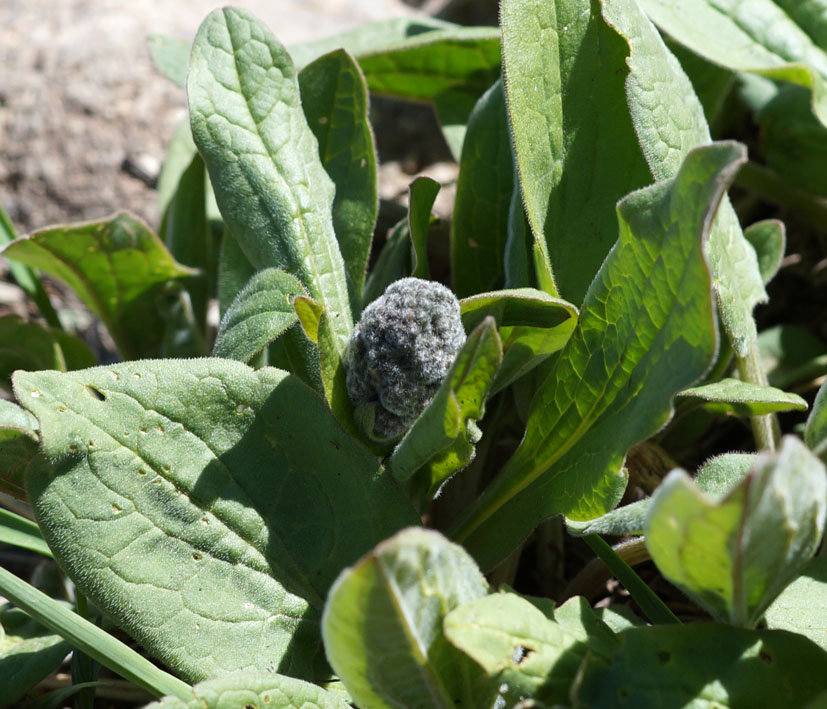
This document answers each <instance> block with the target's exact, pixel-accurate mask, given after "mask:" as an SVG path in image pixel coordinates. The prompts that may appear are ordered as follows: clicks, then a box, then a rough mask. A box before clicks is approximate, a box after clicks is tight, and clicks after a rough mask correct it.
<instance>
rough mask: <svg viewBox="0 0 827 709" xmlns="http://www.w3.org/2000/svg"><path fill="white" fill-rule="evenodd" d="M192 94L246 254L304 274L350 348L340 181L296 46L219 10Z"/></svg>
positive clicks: (198, 139)
mask: <svg viewBox="0 0 827 709" xmlns="http://www.w3.org/2000/svg"><path fill="white" fill-rule="evenodd" d="M187 97H188V100H189V108H190V118H191V122H192V134H193V138H194V139H195V143H196V145H197V146H198V149H199V151H200V152H201V155H202V157H203V158H204V162H205V163H206V165H207V169H208V170H209V174H210V179H211V181H212V185H213V188H214V190H215V197H216V200H217V202H218V206H219V207H220V208H221V213H222V215H223V216H224V219H225V221H226V222H227V224H228V225H229V227H230V229H232V231H233V233H234V234H235V236H236V237H237V239H238V242H239V245H240V246H241V249H242V251H243V252H244V254H245V255H246V257H247V259H248V260H249V261H250V263H251V264H252V265H253V266H254V267H255V269H256V270H261V269H263V268H267V267H275V268H281V269H283V270H285V271H287V272H288V273H291V274H292V275H294V276H296V277H297V278H298V279H299V281H301V283H302V285H303V286H304V287H305V288H306V289H307V292H308V293H309V294H310V296H311V297H312V298H313V299H314V300H317V301H318V302H319V303H321V304H322V305H324V307H325V309H326V311H327V312H328V313H329V314H330V317H331V324H332V327H333V329H334V331H335V332H336V343H337V348H338V351H339V352H342V351H344V348H345V346H346V344H347V338H348V335H349V333H350V329H351V327H352V325H353V323H352V320H351V313H350V305H349V297H348V290H347V278H346V276H345V267H344V262H343V260H342V255H341V253H340V251H339V247H338V244H337V242H336V235H335V234H334V232H333V222H332V216H331V208H332V204H333V196H334V187H333V183H332V182H331V180H330V178H329V177H328V175H327V173H326V172H325V170H324V167H323V166H322V163H321V161H320V160H319V151H318V142H317V140H316V138H315V136H314V135H313V133H312V131H311V130H310V128H309V127H308V125H307V121H306V119H305V117H304V113H303V112H302V108H301V99H300V95H299V87H298V82H297V79H296V70H295V67H294V66H293V63H292V61H291V60H290V57H289V56H288V54H287V52H286V51H285V50H284V48H283V47H282V46H281V44H279V42H278V41H277V40H276V38H275V37H273V35H272V34H271V33H270V31H269V30H268V29H267V28H266V27H265V26H264V25H263V24H262V23H261V22H259V21H258V20H256V19H255V18H254V17H253V16H252V15H251V14H250V13H248V12H247V11H245V10H239V9H232V8H226V9H224V10H215V11H213V12H212V13H210V15H209V16H208V17H207V19H206V20H204V22H203V23H202V25H201V28H200V29H199V30H198V34H197V35H196V38H195V42H194V44H193V48H192V58H191V60H190V69H189V73H188V75H187Z"/></svg>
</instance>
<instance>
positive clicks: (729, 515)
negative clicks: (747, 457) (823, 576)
mask: <svg viewBox="0 0 827 709" xmlns="http://www.w3.org/2000/svg"><path fill="white" fill-rule="evenodd" d="M825 511H827V474H826V473H825V470H824V466H823V465H822V464H821V462H820V461H819V460H818V458H816V457H815V456H813V455H812V453H810V452H809V451H808V450H807V448H806V447H805V446H804V444H803V443H801V442H800V441H799V440H798V439H797V438H794V437H792V436H787V437H786V438H784V440H783V442H782V446H781V448H780V450H779V453H778V454H777V455H775V454H764V455H762V456H760V457H759V458H758V459H757V460H756V462H755V466H754V467H753V469H752V471H751V472H750V474H749V475H747V476H746V477H744V478H743V479H742V480H741V481H740V482H739V483H738V484H737V485H736V486H735V487H734V488H732V490H731V491H730V492H728V493H727V494H726V495H725V496H723V497H714V498H710V497H707V496H705V495H704V494H702V493H701V492H700V490H699V489H698V488H697V487H696V486H695V485H694V484H693V483H692V480H691V478H689V477H688V476H687V475H686V473H684V472H683V471H680V470H675V471H672V472H671V473H670V474H669V475H668V476H667V477H666V478H665V479H664V481H663V483H662V484H661V486H660V487H659V488H658V489H657V490H656V491H655V494H654V495H653V497H652V505H651V507H650V509H649V514H648V517H647V520H646V527H645V533H646V546H647V548H648V549H649V553H650V554H651V556H652V559H653V560H654V562H655V564H656V565H657V567H658V569H659V570H660V572H661V573H662V574H663V575H664V576H665V577H666V578H667V579H669V580H670V581H671V582H672V583H674V584H675V585H676V586H678V587H679V588H680V589H681V590H682V591H683V592H684V593H686V594H687V595H688V596H690V597H691V598H692V599H693V600H695V601H696V602H698V603H699V604H700V605H701V606H703V607H704V608H705V609H706V610H707V611H708V612H709V613H710V614H711V615H712V616H713V617H714V618H716V619H717V620H721V621H726V622H729V623H731V624H733V625H738V626H740V627H754V626H755V624H756V623H757V622H758V620H760V618H761V615H762V614H763V613H764V611H765V610H766V609H767V607H768V606H769V605H770V603H772V601H773V600H774V599H775V597H776V596H777V595H778V594H779V593H780V592H781V591H782V590H783V589H784V587H785V586H786V585H787V584H788V583H789V582H790V581H791V580H792V579H794V578H795V577H796V576H797V575H798V573H799V572H800V571H801V569H802V568H803V566H804V565H805V564H806V563H807V562H808V561H809V560H810V558H811V557H812V555H813V554H814V553H815V551H816V549H818V545H819V543H820V542H821V536H822V532H823V530H824V516H825Z"/></svg>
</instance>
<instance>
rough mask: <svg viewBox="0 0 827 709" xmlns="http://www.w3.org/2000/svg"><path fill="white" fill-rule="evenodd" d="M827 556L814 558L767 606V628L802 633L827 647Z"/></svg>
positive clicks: (826, 648) (824, 648)
mask: <svg viewBox="0 0 827 709" xmlns="http://www.w3.org/2000/svg"><path fill="white" fill-rule="evenodd" d="M825 598H827V556H823V555H822V556H819V557H816V558H815V559H813V560H812V561H811V562H810V563H809V564H807V566H805V567H804V570H803V571H802V572H801V576H799V577H798V578H797V579H796V580H795V581H793V582H792V583H791V584H790V585H789V586H787V588H785V589H784V590H783V591H782V592H781V595H780V596H779V597H778V598H776V599H775V601H774V602H773V604H772V605H771V606H770V607H769V608H768V609H767V612H766V614H765V616H764V617H765V619H766V621H767V625H768V626H769V627H770V628H780V629H782V630H790V631H792V632H794V633H799V634H801V635H805V636H807V637H808V638H810V640H812V641H813V642H814V643H816V644H817V645H818V646H819V647H821V649H822V650H827V605H826V604H825V603H824V599H825Z"/></svg>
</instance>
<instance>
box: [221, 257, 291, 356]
mask: <svg viewBox="0 0 827 709" xmlns="http://www.w3.org/2000/svg"><path fill="white" fill-rule="evenodd" d="M299 295H305V290H304V288H303V286H302V284H301V283H299V282H298V281H297V280H296V279H295V278H294V277H293V276H291V275H290V274H289V273H285V272H284V271H280V270H278V269H276V268H266V269H264V270H263V271H259V272H258V273H256V275H255V276H253V277H252V278H251V279H250V280H249V281H248V282H247V285H246V286H244V288H242V290H241V292H240V293H239V294H238V295H237V296H236V298H235V300H234V301H233V302H232V304H231V305H230V307H229V308H228V309H227V311H226V312H225V313H224V317H222V318H221V323H220V324H219V326H218V334H217V335H216V338H215V345H214V346H213V351H212V354H213V356H214V357H227V358H228V359H235V360H238V361H239V362H249V361H250V359H251V358H252V357H253V356H254V355H255V354H256V353H257V352H260V351H261V350H262V349H263V348H264V347H265V346H266V345H268V344H269V343H270V342H272V341H273V340H275V339H276V338H277V337H278V336H279V335H281V333H283V332H284V331H285V330H286V329H287V328H288V327H291V326H292V325H294V324H295V323H296V321H297V319H298V318H297V316H296V311H295V309H294V307H293V299H294V298H295V297H296V296H299Z"/></svg>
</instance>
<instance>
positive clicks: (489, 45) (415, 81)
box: [353, 25, 501, 159]
mask: <svg viewBox="0 0 827 709" xmlns="http://www.w3.org/2000/svg"><path fill="white" fill-rule="evenodd" d="M388 45H389V46H387V48H386V49H384V50H383V49H379V48H376V49H374V50H372V51H371V50H369V51H366V52H353V54H355V55H356V57H357V59H358V60H359V66H361V67H362V71H363V72H364V73H365V78H366V79H367V82H368V87H369V88H370V90H371V91H372V92H374V93H378V94H385V95H389V96H396V97H399V98H404V99H408V100H412V101H427V102H431V103H433V105H434V108H435V109H436V114H437V118H439V122H440V124H441V125H442V129H443V132H444V134H445V139H446V141H447V143H448V146H449V147H450V148H451V152H452V153H453V154H454V157H455V158H456V159H459V157H460V154H461V152H462V143H463V138H464V135H465V125H466V124H467V122H468V117H469V116H470V114H471V111H472V110H473V108H474V105H475V104H476V102H477V99H478V98H479V97H480V96H481V95H482V94H483V93H484V92H485V91H487V90H488V88H489V87H490V86H491V85H492V84H493V83H494V82H495V81H496V80H497V79H498V78H499V75H500V64H501V58H500V32H499V30H498V29H497V28H496V27H460V26H458V25H452V26H451V25H449V26H447V27H446V28H445V29H442V30H435V31H432V32H423V33H420V34H417V35H414V36H410V37H408V38H406V39H403V40H401V41H399V42H396V43H391V42H388Z"/></svg>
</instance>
